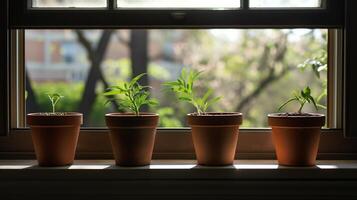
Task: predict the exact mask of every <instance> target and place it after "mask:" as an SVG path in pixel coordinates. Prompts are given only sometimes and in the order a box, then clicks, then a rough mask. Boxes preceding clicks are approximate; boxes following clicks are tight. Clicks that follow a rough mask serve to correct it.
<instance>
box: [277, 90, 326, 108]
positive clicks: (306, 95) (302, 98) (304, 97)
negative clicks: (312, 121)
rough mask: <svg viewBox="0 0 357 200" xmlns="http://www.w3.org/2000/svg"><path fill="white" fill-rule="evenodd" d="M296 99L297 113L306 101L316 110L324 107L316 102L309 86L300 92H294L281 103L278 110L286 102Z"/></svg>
mask: <svg viewBox="0 0 357 200" xmlns="http://www.w3.org/2000/svg"><path fill="white" fill-rule="evenodd" d="M293 101H297V102H298V103H299V104H300V107H299V110H298V111H297V113H298V114H301V113H302V109H303V108H304V106H305V104H306V103H310V104H313V105H314V107H315V109H316V111H318V110H319V108H323V109H325V108H326V107H325V106H323V105H320V104H318V103H316V100H315V99H314V98H313V97H312V96H311V89H310V87H306V88H305V89H303V90H301V91H300V92H294V97H293V98H291V99H289V100H288V101H286V102H285V103H283V104H282V105H281V106H280V107H279V111H281V110H282V109H283V108H284V107H285V106H286V105H287V104H289V103H291V102H293Z"/></svg>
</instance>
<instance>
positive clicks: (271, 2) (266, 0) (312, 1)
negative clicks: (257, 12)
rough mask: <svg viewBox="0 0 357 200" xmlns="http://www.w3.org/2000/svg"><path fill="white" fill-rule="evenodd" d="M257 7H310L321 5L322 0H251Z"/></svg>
mask: <svg viewBox="0 0 357 200" xmlns="http://www.w3.org/2000/svg"><path fill="white" fill-rule="evenodd" d="M249 6H250V7H255V8H299V7H300V8H309V7H313V8H314V7H321V0H250V1H249Z"/></svg>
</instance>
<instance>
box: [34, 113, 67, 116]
mask: <svg viewBox="0 0 357 200" xmlns="http://www.w3.org/2000/svg"><path fill="white" fill-rule="evenodd" d="M37 115H40V116H67V115H71V113H67V112H55V113H52V112H42V113H37Z"/></svg>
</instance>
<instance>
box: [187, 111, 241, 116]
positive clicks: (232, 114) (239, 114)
mask: <svg viewBox="0 0 357 200" xmlns="http://www.w3.org/2000/svg"><path fill="white" fill-rule="evenodd" d="M187 116H189V117H220V116H222V117H223V116H224V117H228V116H243V113H240V112H206V115H197V113H189V114H187Z"/></svg>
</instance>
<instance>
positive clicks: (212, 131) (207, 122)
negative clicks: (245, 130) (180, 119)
mask: <svg viewBox="0 0 357 200" xmlns="http://www.w3.org/2000/svg"><path fill="white" fill-rule="evenodd" d="M242 118H243V117H242V114H241V113H206V115H197V114H195V113H191V114H188V115H187V119H188V124H189V125H190V126H191V129H192V139H193V145H194V147H195V152H196V157H197V162H198V164H199V165H208V166H222V165H232V164H233V161H234V156H235V152H236V147H237V142H238V132H239V125H241V124H242Z"/></svg>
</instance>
